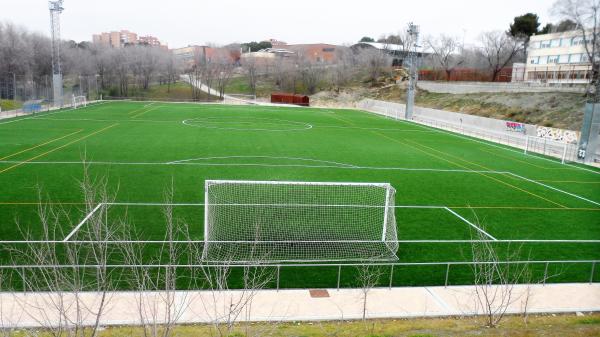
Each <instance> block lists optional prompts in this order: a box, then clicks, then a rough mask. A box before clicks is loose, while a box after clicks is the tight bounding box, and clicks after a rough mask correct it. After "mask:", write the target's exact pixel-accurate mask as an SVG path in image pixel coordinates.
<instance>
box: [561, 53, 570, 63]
mask: <svg viewBox="0 0 600 337" xmlns="http://www.w3.org/2000/svg"><path fill="white" fill-rule="evenodd" d="M558 63H562V64H565V63H569V55H568V54H565V55H560V56H559V57H558Z"/></svg>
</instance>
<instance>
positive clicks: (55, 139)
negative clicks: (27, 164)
mask: <svg viewBox="0 0 600 337" xmlns="http://www.w3.org/2000/svg"><path fill="white" fill-rule="evenodd" d="M81 131H83V129H79V131H75V132H73V133H69V134H68V135H65V136H61V137H58V138H54V139H51V140H49V141H47V142H45V143H42V144H38V145H36V146H32V147H30V148H28V149H25V150H21V151H19V152H15V153H13V154H9V155H8V156H6V157H2V158H0V160H4V159H8V158H10V157H14V156H16V155H18V154H21V153H24V152H27V151H31V150H33V149H37V148H38V147H40V146H44V145H48V144H50V143H54V142H56V141H58V140H61V139H63V138H67V137H69V136H72V135H74V134H76V133H80V132H81Z"/></svg>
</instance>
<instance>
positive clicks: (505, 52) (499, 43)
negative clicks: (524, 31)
mask: <svg viewBox="0 0 600 337" xmlns="http://www.w3.org/2000/svg"><path fill="white" fill-rule="evenodd" d="M522 47H523V41H522V40H520V39H517V38H514V37H512V36H510V35H508V34H507V33H506V32H502V31H490V32H485V33H483V34H482V35H481V49H480V52H481V54H482V56H483V57H484V58H485V60H486V61H487V65H488V69H489V70H490V74H491V78H490V79H491V81H492V82H495V81H496V80H497V79H498V74H500V71H502V69H503V68H504V67H506V66H508V65H509V64H510V62H511V61H513V60H514V58H515V56H516V55H517V54H518V53H519V52H520V51H521V50H522Z"/></svg>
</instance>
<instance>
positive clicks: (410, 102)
mask: <svg viewBox="0 0 600 337" xmlns="http://www.w3.org/2000/svg"><path fill="white" fill-rule="evenodd" d="M408 34H409V36H410V41H408V42H405V43H409V44H410V45H409V46H408V47H409V49H408V61H409V62H410V70H409V78H408V91H407V93H406V113H405V116H404V118H405V119H407V120H410V119H412V118H413V111H414V106H415V90H416V87H417V76H418V74H417V67H418V64H417V63H418V59H419V56H418V52H417V48H418V47H419V45H418V44H419V26H417V25H415V24H414V23H412V22H411V23H409V24H408Z"/></svg>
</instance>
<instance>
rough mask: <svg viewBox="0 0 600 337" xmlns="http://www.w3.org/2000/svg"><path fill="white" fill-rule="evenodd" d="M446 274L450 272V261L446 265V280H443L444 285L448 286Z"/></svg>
mask: <svg viewBox="0 0 600 337" xmlns="http://www.w3.org/2000/svg"><path fill="white" fill-rule="evenodd" d="M448 274H450V263H448V264H447V265H446V281H445V282H444V287H445V288H447V287H448Z"/></svg>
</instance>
